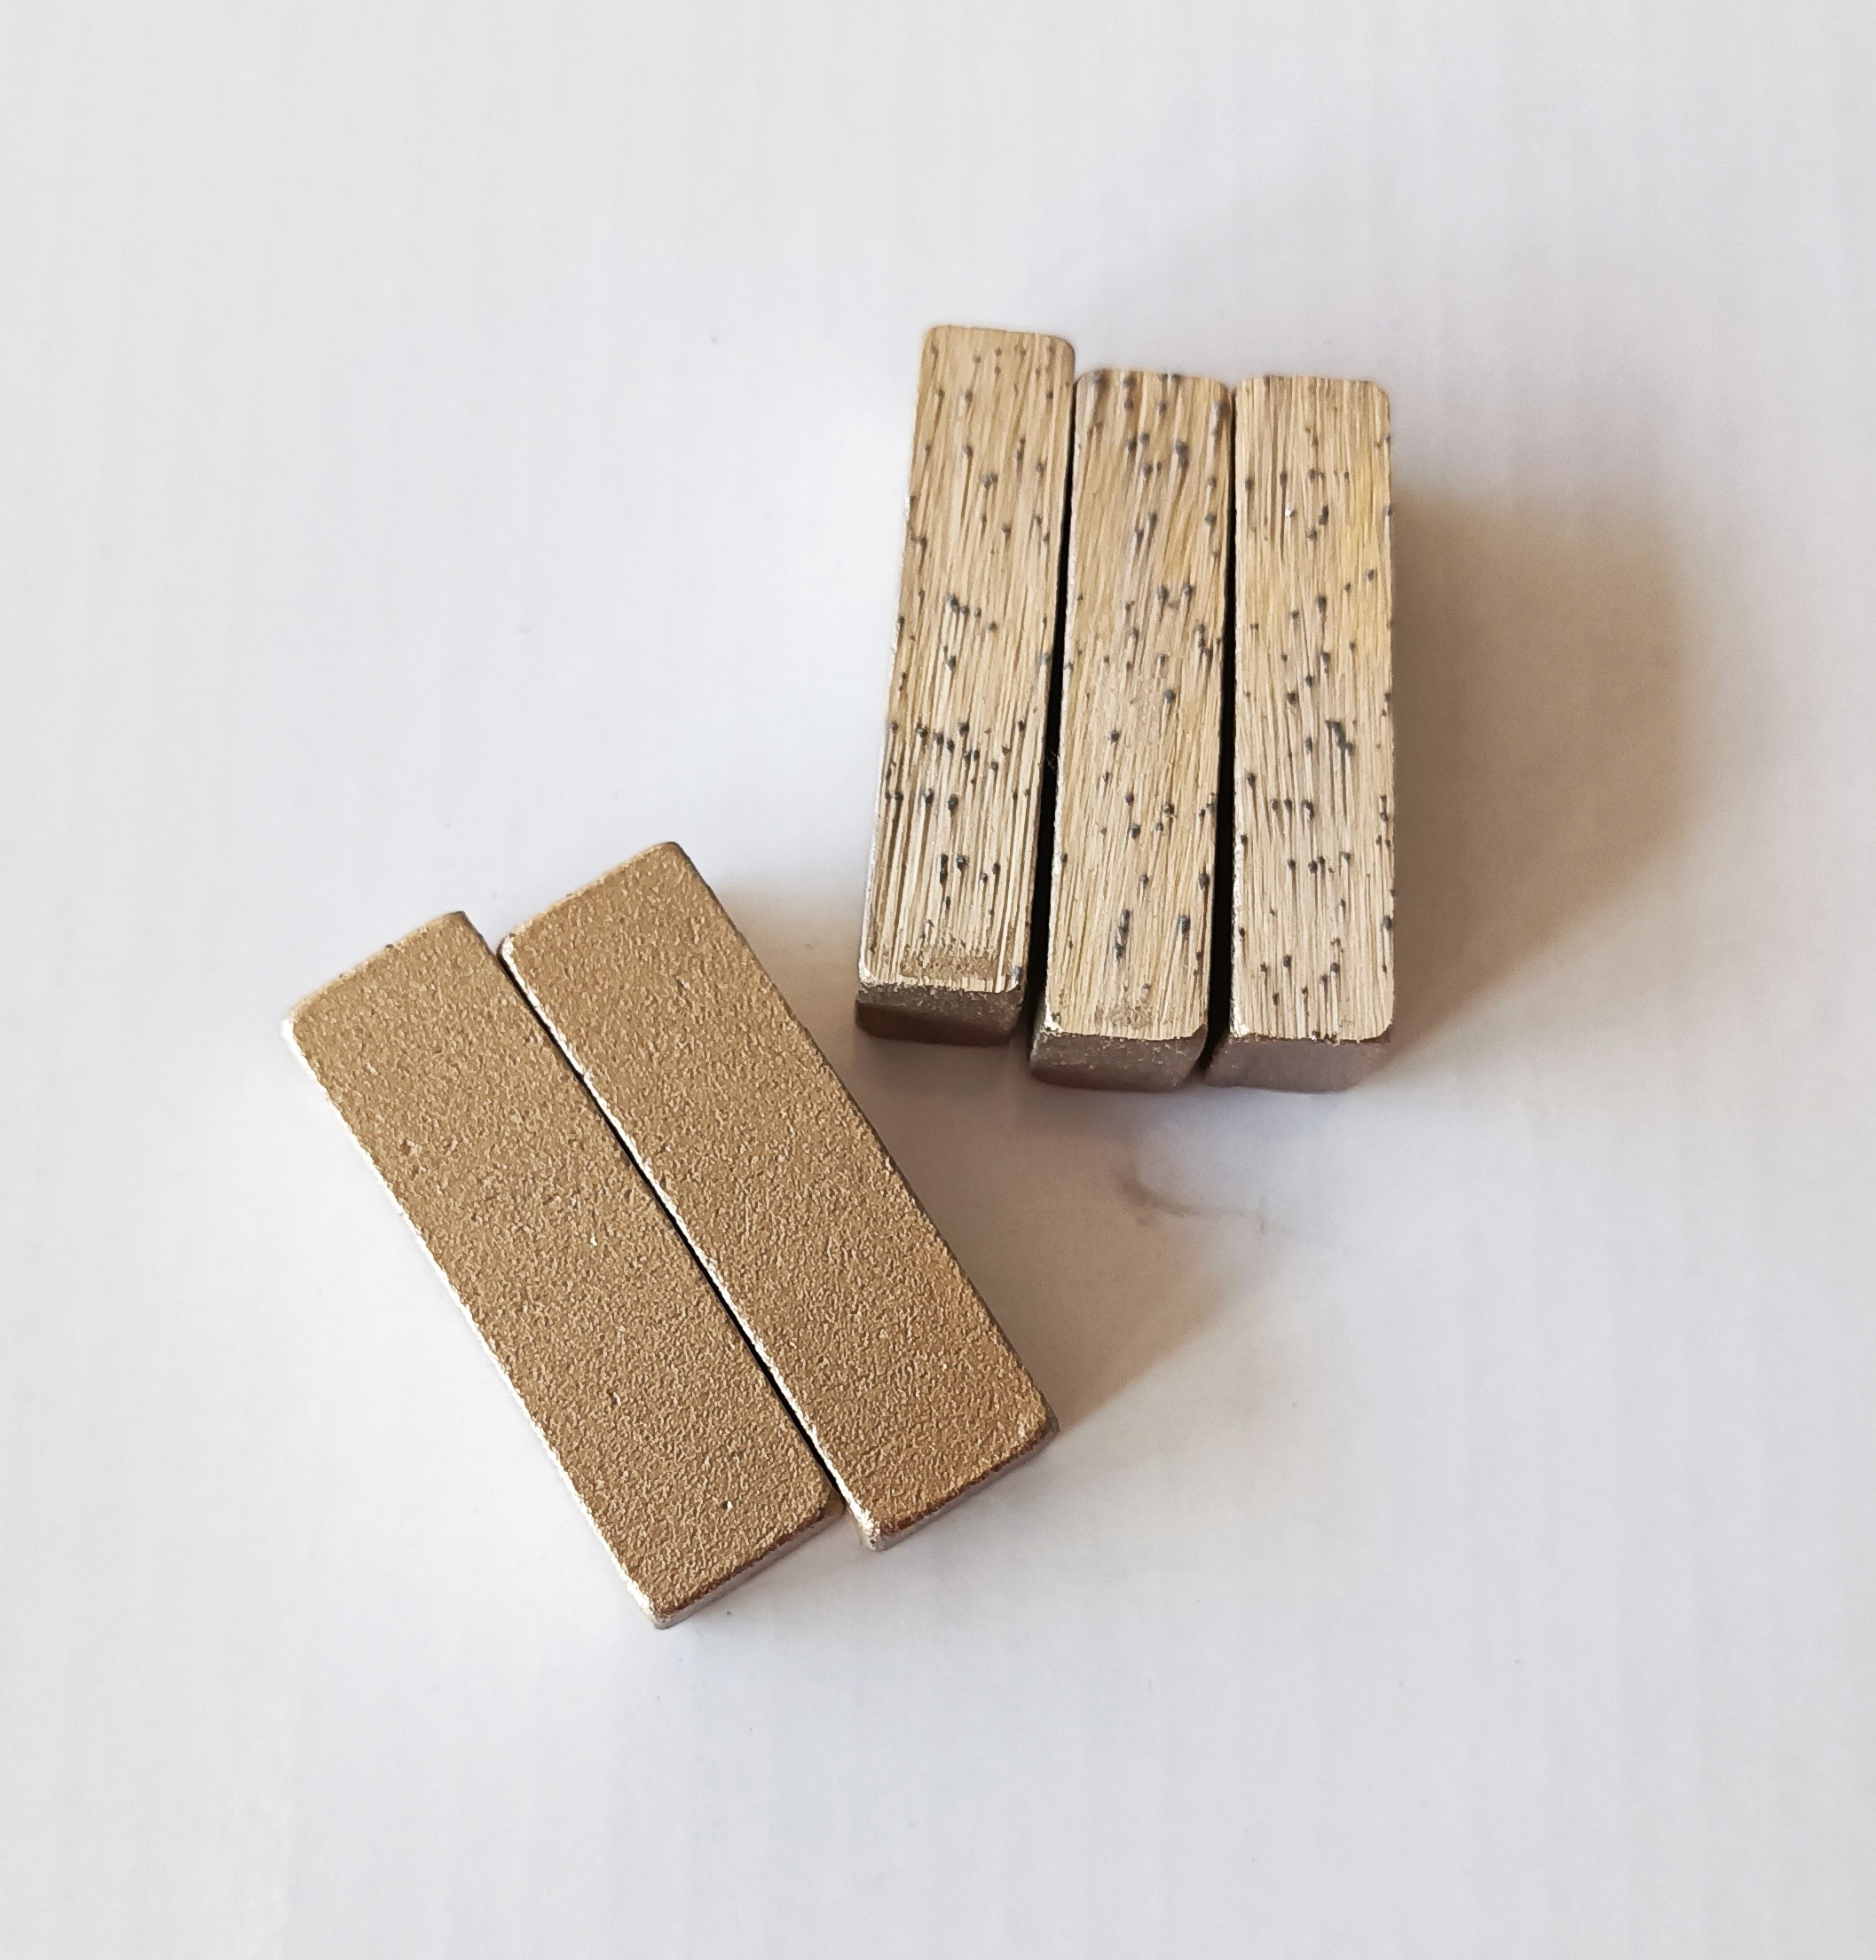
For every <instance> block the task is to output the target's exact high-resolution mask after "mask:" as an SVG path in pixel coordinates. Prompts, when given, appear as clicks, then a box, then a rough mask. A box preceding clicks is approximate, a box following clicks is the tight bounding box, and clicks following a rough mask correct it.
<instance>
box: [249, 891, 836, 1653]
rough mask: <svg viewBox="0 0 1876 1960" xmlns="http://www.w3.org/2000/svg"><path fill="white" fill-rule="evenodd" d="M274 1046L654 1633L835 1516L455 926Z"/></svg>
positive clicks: (607, 1149)
mask: <svg viewBox="0 0 1876 1960" xmlns="http://www.w3.org/2000/svg"><path fill="white" fill-rule="evenodd" d="M287 1034H288V1040H289V1041H290V1042H291V1043H293V1045H294V1046H295V1047H296V1049H297V1050H298V1051H299V1053H300V1055H301V1056H302V1058H303V1059H304V1061H305V1063H306V1066H307V1067H309V1068H310V1069H311V1072H312V1074H313V1076H314V1079H315V1080H316V1081H317V1082H319V1086H320V1087H321V1088H322V1089H323V1090H325V1091H326V1093H327V1096H328V1097H329V1098H331V1100H332V1102H333V1104H334V1106H335V1107H336V1108H337V1110H338V1112H339V1114H340V1115H341V1116H343V1118H344V1120H345V1122H346V1123H347V1125H348V1126H349V1127H350V1129H351V1132H352V1135H353V1136H354V1137H356V1138H357V1140H358V1142H359V1144H360V1145H362V1147H363V1149H364V1151H365V1154H366V1155H367V1157H368V1158H369V1159H370V1161H371V1163H372V1165H373V1167H374V1169H376V1171H377V1172H378V1175H379V1176H380V1177H382V1179H383V1181H384V1183H385V1184H386V1185H388V1186H389V1187H390V1193H391V1195H392V1197H393V1198H395V1199H396V1200H397V1201H398V1205H399V1206H400V1207H401V1208H402V1209H403V1211H404V1214H405V1216H406V1217H407V1218H408V1219H409V1220H410V1222H411V1224H413V1225H414V1227H415V1228H416V1231H417V1234H418V1236H419V1237H420V1238H421V1239H422V1241H423V1244H424V1247H425V1248H426V1249H427V1250H428V1251H429V1253H430V1257H431V1258H432V1260H434V1262H435V1263H436V1264H437V1268H438V1270H439V1271H441V1273H442V1275H443V1278H444V1279H445V1281H446V1282H447V1284H448V1285H449V1287H450V1288H451V1290H452V1291H453V1293H454V1294H455V1295H456V1297H457V1299H458V1300H460V1301H461V1303H462V1306H463V1308H464V1309H465V1310H466V1311H467V1312H468V1314H469V1318H470V1320H471V1321H472V1322H473V1323H474V1324H475V1326H476V1328H477V1332H478V1333H480V1334H481V1335H482V1337H483V1339H484V1340H485V1342H487V1344H488V1347H489V1350H490V1351H491V1352H492V1353H493V1355H494V1357H495V1358H496V1360H497V1361H498V1362H500V1363H501V1367H502V1369H503V1370H504V1372H505V1373H506V1374H507V1375H508V1381H509V1382H510V1384H511V1385H512V1386H513V1388H514V1389H515V1392H516V1394H517V1395H518V1396H519V1397H520V1398H521V1401H522V1404H523V1405H524V1407H525V1409H526V1410H527V1412H528V1414H529V1415H530V1416H531V1417H532V1419H533V1421H534V1422H535V1424H536V1426H537V1427H538V1428H539V1429H540V1433H541V1435H542V1436H543V1437H545V1438H546V1440H547V1444H548V1448H549V1449H550V1450H551V1451H552V1452H553V1453H554V1455H555V1457H556V1460H558V1462H559V1464H560V1467H561V1468H562V1470H563V1471H564V1473H565V1475H566V1477H567V1480H568V1481H569V1482H570V1483H571V1484H572V1486H573V1489H574V1492H576V1494H577V1495H578V1497H579V1500H580V1502H581V1504H582V1505H584V1506H585V1507H586V1509H587V1514H588V1515H589V1516H590V1517H591V1518H592V1520H593V1522H594V1523H595V1525H596V1526H597V1527H598V1528H599V1533H600V1536H601V1537H602V1538H603V1539H604V1540H605V1542H606V1544H607V1546H608V1547H610V1548H611V1552H612V1554H613V1556H614V1557H615V1558H616V1559H617V1560H618V1562H619V1568H620V1570H622V1571H623V1572H624V1574H625V1577H626V1579H627V1583H628V1584H629V1586H631V1588H632V1590H633V1592H634V1593H635V1595H636V1596H637V1598H638V1600H639V1602H640V1603H641V1604H642V1606H643V1607H644V1609H645V1610H646V1611H647V1612H648V1613H649V1614H650V1616H651V1618H652V1619H653V1620H654V1621H655V1622H656V1623H657V1624H658V1625H670V1624H671V1622H672V1621H673V1620H674V1619H677V1618H682V1616H683V1615H684V1614H685V1613H686V1612H689V1611H690V1610H693V1609H694V1608H696V1607H697V1606H698V1605H700V1604H701V1603H703V1602H704V1601H705V1600H706V1599H708V1598H709V1597H710V1596H711V1594H713V1593H715V1592H717V1591H719V1590H720V1589H721V1587H723V1586H727V1585H729V1584H731V1583H733V1582H734V1581H736V1580H737V1579H739V1578H745V1577H747V1576H748V1574H749V1573H750V1572H751V1571H753V1570H754V1569H755V1568H756V1567H757V1566H758V1565H760V1564H761V1562H763V1561H764V1560H766V1559H768V1558H769V1557H771V1556H773V1555H775V1554H776V1553H778V1552H780V1551H782V1550H784V1549H785V1548H786V1547H787V1546H788V1545H789V1544H790V1543H792V1541H793V1540H794V1539H797V1538H799V1537H800V1534H801V1533H802V1532H804V1531H808V1530H810V1529H812V1528H813V1527H814V1526H815V1525H816V1524H817V1523H820V1522H822V1521H823V1520H824V1518H826V1517H828V1516H830V1515H832V1514H833V1513H834V1511H835V1510H836V1509H837V1508H838V1506H837V1500H836V1499H835V1496H834V1492H833V1491H832V1488H831V1487H830V1485H829V1484H828V1482H827V1479H826V1478H825V1476H823V1475H822V1472H821V1469H820V1467H819V1466H818V1465H817V1464H816V1461H815V1460H814V1457H813V1454H812V1452H810V1451H809V1449H808V1445H807V1444H806V1443H805V1442H804V1441H803V1440H802V1438H801V1436H800V1432H799V1431H798V1430H797V1429H796V1428H795V1426H794V1424H793V1423H792V1421H790V1419H789V1416H788V1413H787V1412H786V1411H785V1410H784V1408H783V1406H782V1405H781V1404H780V1402H779V1401H777V1399H776V1395H775V1391H774V1389H772V1388H771V1387H770V1385H769V1381H767V1380H766V1379H765V1377H764V1375H763V1374H762V1371H761V1367H760V1366H758V1365H757V1362H756V1360H755V1358H754V1357H753V1355H752V1354H751V1353H750V1351H749V1350H748V1348H747V1347H746V1345H745V1343H744V1342H743V1340H742V1337H741V1336H740V1335H739V1334H737V1330H736V1328H735V1326H733V1325H732V1324H731V1322H730V1319H729V1315H728V1314H727V1313H726V1312H725V1311H723V1305H722V1303H721V1301H720V1300H719V1299H718V1298H717V1297H716V1295H715V1294H714V1293H713V1292H712V1290H711V1287H710V1285H709V1282H708V1281H707V1280H706V1279H705V1276H704V1275H703V1273H702V1272H701V1271H699V1270H698V1265H697V1262H696V1261H695V1260H694V1259H693V1258H692V1257H691V1256H690V1251H689V1249H688V1248H687V1247H686V1246H685V1244H684V1242H683V1240H682V1238H681V1237H680V1236H679V1235H678V1233H677V1232H676V1230H675V1229H674V1227H673V1225H672V1224H671V1222H670V1220H669V1219H668V1218H667V1217H666V1216H665V1213H664V1210H663V1208H662V1207H661V1206H660V1205H659V1204H658V1199H657V1197H656V1196H655V1195H654V1194H653V1193H652V1192H651V1191H650V1188H649V1187H648V1186H647V1185H646V1184H645V1181H644V1179H643V1177H641V1176H640V1175H639V1173H638V1171H637V1170H636V1169H635V1168H634V1166H633V1164H632V1161H631V1160H630V1158H629V1157H627V1154H626V1153H625V1152H624V1151H623V1150H622V1149H621V1148H620V1147H619V1139H618V1137H615V1136H614V1135H613V1133H612V1131H611V1128H610V1127H609V1125H608V1124H607V1122H606V1120H605V1118H604V1116H603V1115H602V1114H601V1113H600V1111H599V1110H598V1109H597V1108H595V1106H594V1104H593V1101H592V1099H591V1098H590V1097H588V1096H587V1093H586V1091H585V1090H583V1089H582V1088H581V1087H580V1085H579V1080H578V1078H577V1077H576V1076H575V1075H574V1074H573V1071H572V1070H571V1068H570V1067H568V1066H567V1064H566V1061H565V1059H564V1058H563V1057H562V1056H561V1054H560V1053H559V1051H558V1050H557V1049H556V1047H555V1045H554V1043H553V1042H552V1040H551V1039H550V1038H549V1036H548V1034H547V1031H546V1030H545V1029H544V1028H543V1027H541V1026H540V1022H539V1021H538V1020H537V1019H535V1017H534V1016H533V1015H532V1013H531V1012H530V1011H529V1010H528V1006H527V1004H526V1002H525V1001H524V1000H523V999H522V997H521V996H520V994H519V993H518V992H517V991H516V988H515V985H514V983H513V981H512V980H510V979H509V978H508V974H507V973H505V972H503V971H502V969H501V964H500V963H499V962H498V961H497V960H496V958H495V956H494V954H493V952H491V951H490V949H489V948H488V947H487V946H486V945H485V943H484V942H483V940H482V938H481V936H480V934H479V933H477V931H476V929H475V927H474V926H473V925H470V924H469V920H468V919H466V918H465V917H463V916H462V915H461V913H460V912H455V913H451V914H449V915H447V916H446V917H443V918H439V919H436V920H434V921H432V922H431V924H430V925H426V926H423V927H422V929H421V930H419V931H417V932H415V933H412V934H411V935H410V936H409V937H408V938H407V939H403V940H400V941H398V942H397V944H396V945H394V946H390V947H387V948H386V949H384V950H383V951H382V952H381V953H379V954H377V955H376V956H374V957H373V958H371V959H368V960H367V961H366V962H365V963H364V964H363V965H361V966H358V967H354V968H353V969H352V971H351V972H349V973H345V974H343V975H342V976H341V977H340V978H339V979H337V980H334V981H332V982H331V983H330V984H329V985H328V986H327V987H325V988H321V989H320V990H319V992H318V993H316V994H314V995H312V996H311V997H310V998H309V999H307V1000H305V1001H304V1002H303V1003H302V1004H300V1005H299V1006H298V1007H297V1008H296V1009H295V1010H294V1012H293V1014H292V1016H291V1018H290V1019H288V1024H287Z"/></svg>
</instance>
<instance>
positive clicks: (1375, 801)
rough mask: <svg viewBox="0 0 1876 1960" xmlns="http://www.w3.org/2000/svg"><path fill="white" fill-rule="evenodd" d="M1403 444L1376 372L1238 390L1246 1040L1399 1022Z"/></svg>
mask: <svg viewBox="0 0 1876 1960" xmlns="http://www.w3.org/2000/svg"><path fill="white" fill-rule="evenodd" d="M1388 442H1389V429H1388V399H1387V396H1386V395H1385V394H1384V393H1383V390H1381V389H1379V388H1377V387H1376V386H1375V384H1374V383H1373V382H1350V381H1322V380H1314V379H1309V378H1302V379H1265V380H1260V381H1250V382H1244V383H1243V385H1242V386H1241V388H1240V389H1239V390H1238V398H1237V457H1238V481H1237V497H1238V509H1237V694H1238V701H1237V716H1236V753H1235V756H1234V775H1235V782H1234V790H1235V798H1234V802H1235V811H1234V815H1235V817H1236V829H1235V835H1234V846H1233V854H1234V863H1235V881H1234V893H1233V898H1234V904H1233V918H1234V932H1235V935H1236V944H1235V946H1234V958H1233V963H1232V988H1231V1024H1230V1027H1229V1029H1228V1030H1227V1035H1228V1037H1232V1038H1237V1037H1245V1036H1249V1037H1255V1038H1261V1039H1276V1040H1293V1041H1294V1040H1314V1041H1373V1040H1376V1039H1378V1038H1380V1037H1381V1036H1383V1035H1385V1034H1386V1033H1387V1031H1388V1029H1389V1027H1390V1025H1391V1022H1392V1020H1393V1018H1394V962H1393V923H1394V922H1393V913H1394V845H1393V818H1394V734H1393V722H1392V720H1391V711H1390V697H1391V688H1392V684H1393V660H1392V649H1391V630H1392V618H1393V589H1392V569H1391V559H1390V555H1389V539H1388V520H1389V495H1390V492H1389V483H1388Z"/></svg>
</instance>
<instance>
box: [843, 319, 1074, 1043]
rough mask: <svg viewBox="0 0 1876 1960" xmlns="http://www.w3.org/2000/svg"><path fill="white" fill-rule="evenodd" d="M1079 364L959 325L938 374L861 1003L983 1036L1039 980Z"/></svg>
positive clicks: (928, 388) (932, 385) (922, 406)
mask: <svg viewBox="0 0 1876 1960" xmlns="http://www.w3.org/2000/svg"><path fill="white" fill-rule="evenodd" d="M1074 373H1075V353H1074V350H1073V349H1072V348H1071V347H1070V346H1069V345H1068V342H1066V341H1061V340H1057V339H1054V338H1052V336H1050V335H1042V334H1007V333H999V332H995V331H992V330H990V329H988V328H981V327H934V328H933V330H932V331H931V333H930V334H928V335H926V342H925V350H924V356H923V360H922V363H921V367H920V374H919V385H918V409H917V420H916V426H915V430H914V436H913V445H912V468H911V484H910V498H909V500H908V504H907V512H906V527H905V555H904V560H903V570H902V573H901V584H900V597H899V623H898V635H897V642H896V645H895V649H894V655H893V678H892V687H891V692H890V695H889V697H888V702H887V736H886V747H885V756H884V760H883V762H882V765H881V769H880V778H879V805H878V809H877V813H876V816H875V822H874V831H873V853H872V862H871V870H870V873H869V878H868V890H867V904H866V919H865V925H864V926H863V932H862V938H861V951H860V990H859V1000H860V1004H861V1005H862V1007H863V1008H865V1007H867V1006H870V1005H871V1006H876V1007H879V1008H880V1009H883V1010H888V1011H890V1010H895V1009H898V1010H904V1011H907V1012H908V1013H910V1015H911V1016H912V1017H913V1018H914V1019H917V1018H918V1017H919V1016H920V1015H925V1016H926V1018H929V1011H928V1010H927V1009H926V1008H924V1007H921V1006H919V1005H918V1001H920V1000H927V999H935V1000H937V1002H938V1003H939V1004H940V1014H939V1017H938V1018H940V1019H943V1018H945V1015H944V1004H945V1003H947V1002H948V1001H949V1000H950V999H951V998H953V997H955V998H957V1000H958V1014H959V1016H960V1017H961V1018H962V1019H964V1020H966V1021H967V1022H969V1023H970V1024H972V1025H973V1027H976V1028H977V1029H979V1030H980V1035H979V1038H992V1039H996V1038H1002V1035H1006V1034H1007V1032H1008V1030H1009V1028H1010V1027H1013V1025H1014V1023H1015V1020H1016V1018H1017V1014H1018V1012H1019V1011H1020V1010H1021V1001H1022V996H1023V994H1024V991H1025V963H1026V961H1027V959H1028V957H1029V921H1030V914H1031V904H1032V898H1033V893H1034V888H1035V881H1036V838H1037V821H1038V818H1039V815H1040V804H1039V799H1040V796H1041V783H1042V768H1043V758H1044V748H1045V744H1046V738H1047V721H1048V706H1049V680H1050V673H1049V670H1050V664H1051V660H1052V654H1053V647H1054V638H1055V624H1056V606H1057V587H1058V582H1059V572H1060V553H1061V543H1062V539H1061V526H1062V521H1063V506H1064V500H1065V495H1066V489H1067V477H1068V445H1069V421H1070V400H1071V392H1072V386H1073V382H1074ZM996 1027H1000V1028H1001V1031H1002V1035H996V1034H989V1032H988V1031H989V1030H990V1029H992V1028H996Z"/></svg>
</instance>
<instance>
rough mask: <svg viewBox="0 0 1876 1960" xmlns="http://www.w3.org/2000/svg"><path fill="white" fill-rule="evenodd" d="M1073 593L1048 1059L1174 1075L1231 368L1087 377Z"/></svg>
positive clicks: (1221, 627)
mask: <svg viewBox="0 0 1876 1960" xmlns="http://www.w3.org/2000/svg"><path fill="white" fill-rule="evenodd" d="M1073 480H1074V493H1073V511H1072V516H1071V519H1070V523H1069V535H1068V620H1067V625H1066V628H1065V631H1064V635H1063V652H1062V680H1061V688H1062V706H1061V739H1060V761H1059V765H1058V767H1057V772H1056V789H1055V819H1054V825H1053V837H1054V843H1053V854H1054V855H1053V862H1052V865H1051V866H1050V872H1049V878H1050V882H1049V893H1048V907H1049V920H1048V959H1047V964H1046V967H1045V970H1044V979H1043V995H1042V1008H1041V1011H1040V1012H1039V1013H1038V1014H1037V1017H1036V1027H1035V1030H1034V1033H1033V1035H1032V1037H1031V1041H1030V1048H1029V1066H1030V1067H1031V1068H1032V1069H1033V1070H1034V1071H1035V1073H1036V1074H1038V1075H1040V1076H1042V1077H1044V1079H1045V1080H1047V1081H1050V1082H1065V1083H1068V1084H1071V1085H1075V1086H1079V1087H1084V1088H1089V1089H1171V1088H1174V1087H1176V1086H1177V1085H1178V1083H1179V1082H1183V1081H1184V1080H1185V1079H1186V1076H1187V1075H1189V1074H1191V1073H1192V1070H1193V1067H1194V1065H1195V1064H1196V1063H1197V1061H1198V1059H1199V1055H1200V1052H1201V1051H1202V1049H1203V1048H1204V1045H1205V1029H1206V1016H1207V1012H1208V1009H1209V993H1210V972H1211V915H1212V902H1213V901H1212V889H1211V886H1212V876H1213V872H1214V870H1215V868H1216V864H1217V857H1218V823H1217V815H1218V729H1219V713H1220V705H1219V704H1220V694H1221V690H1222V687H1223V672H1224V665H1225V598H1226V564H1227V562H1228V560H1227V553H1226V546H1227V541H1228V537H1229V531H1230V512H1231V396H1230V394H1229V392H1228V391H1227V390H1226V388H1225V386H1224V385H1223V383H1222V382H1208V381H1196V380H1194V379H1192V378H1191V377H1190V376H1187V375H1183V374H1135V373H1131V372H1124V371H1120V370H1113V369H1101V370H1097V371H1096V372H1094V373H1092V374H1084V375H1083V376H1082V377H1081V379H1080V380H1079V381H1077V382H1076V384H1075V465H1074V470H1073Z"/></svg>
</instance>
